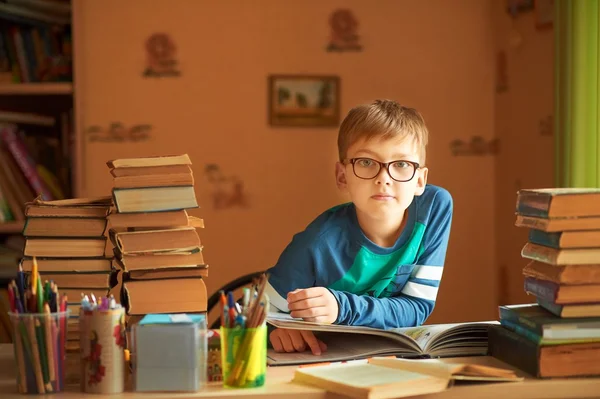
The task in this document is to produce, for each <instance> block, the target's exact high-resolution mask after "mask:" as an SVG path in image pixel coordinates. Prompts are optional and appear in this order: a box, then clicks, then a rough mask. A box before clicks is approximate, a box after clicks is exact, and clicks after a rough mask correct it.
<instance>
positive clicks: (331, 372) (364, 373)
mask: <svg viewBox="0 0 600 399" xmlns="http://www.w3.org/2000/svg"><path fill="white" fill-rule="evenodd" d="M296 373H301V374H307V375H313V376H316V377H318V378H320V379H325V380H328V381H333V382H337V383H340V384H344V385H350V386H354V387H360V388H367V387H375V386H378V385H389V384H400V383H410V384H413V383H416V382H417V381H419V380H421V381H424V380H429V379H431V377H430V376H428V375H423V374H418V373H413V372H410V371H405V370H398V369H393V368H390V367H382V366H376V365H372V364H368V363H367V364H364V363H363V364H342V365H333V366H321V367H309V368H304V369H298V370H297V371H296Z"/></svg>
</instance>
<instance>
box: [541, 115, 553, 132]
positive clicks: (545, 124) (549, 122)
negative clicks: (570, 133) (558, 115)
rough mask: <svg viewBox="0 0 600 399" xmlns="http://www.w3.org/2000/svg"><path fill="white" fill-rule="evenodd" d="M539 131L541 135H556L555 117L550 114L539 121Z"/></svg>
mask: <svg viewBox="0 0 600 399" xmlns="http://www.w3.org/2000/svg"><path fill="white" fill-rule="evenodd" d="M538 132H539V134H540V136H553V135H554V117H553V116H552V115H548V116H546V117H544V118H542V119H540V120H539V121H538Z"/></svg>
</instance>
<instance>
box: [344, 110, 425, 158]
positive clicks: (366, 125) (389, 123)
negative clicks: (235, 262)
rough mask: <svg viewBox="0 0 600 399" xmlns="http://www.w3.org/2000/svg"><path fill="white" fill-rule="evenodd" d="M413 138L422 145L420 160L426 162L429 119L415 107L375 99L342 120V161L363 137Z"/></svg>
mask: <svg viewBox="0 0 600 399" xmlns="http://www.w3.org/2000/svg"><path fill="white" fill-rule="evenodd" d="M398 136H400V137H405V138H412V139H413V140H414V142H415V144H416V145H417V148H418V149H419V163H420V164H421V166H422V165H425V148H426V146H427V141H428V137H429V132H428V131H427V127H426V126H425V120H424V119H423V117H422V116H421V114H420V113H419V112H418V111H417V110H416V109H414V108H408V107H404V106H402V105H400V104H398V103H397V102H396V101H393V100H375V101H373V102H372V103H371V104H362V105H359V106H356V107H354V108H352V109H351V110H350V112H348V115H346V117H345V118H344V120H343V121H342V124H341V126H340V131H339V134H338V151H339V155H340V162H343V161H344V159H345V158H346V153H347V152H348V148H350V146H351V145H352V144H354V143H356V142H357V141H358V140H359V139H362V138H364V139H365V140H369V139H372V138H375V137H377V138H380V139H390V138H393V137H398Z"/></svg>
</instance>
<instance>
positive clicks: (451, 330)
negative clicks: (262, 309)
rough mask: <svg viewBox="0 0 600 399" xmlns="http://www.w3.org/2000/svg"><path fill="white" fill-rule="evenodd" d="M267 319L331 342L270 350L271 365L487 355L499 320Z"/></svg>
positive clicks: (274, 316) (284, 316) (279, 316)
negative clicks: (354, 322)
mask: <svg viewBox="0 0 600 399" xmlns="http://www.w3.org/2000/svg"><path fill="white" fill-rule="evenodd" d="M267 323H269V324H271V325H272V326H274V327H277V328H289V329H299V330H311V331H313V332H315V334H316V335H317V336H318V338H319V339H320V340H322V341H323V342H325V344H326V345H327V351H325V352H323V353H322V354H321V355H320V356H318V357H316V356H314V355H313V354H312V353H311V352H310V351H306V352H295V353H277V352H275V351H274V350H273V349H269V350H268V352H267V363H268V364H269V365H271V366H283V365H292V364H306V363H315V362H336V361H346V360H353V359H365V358H369V357H374V356H398V357H406V358H429V357H454V356H476V355H486V354H487V349H488V337H487V330H488V327H489V326H490V325H498V324H499V322H497V321H484V322H472V323H455V324H432V325H426V326H419V327H406V328H395V329H390V330H381V329H376V328H370V327H356V326H345V325H335V324H319V323H310V322H305V321H302V320H300V319H292V318H291V316H290V315H289V314H285V313H274V312H271V313H269V316H268V317H267Z"/></svg>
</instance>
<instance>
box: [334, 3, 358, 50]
mask: <svg viewBox="0 0 600 399" xmlns="http://www.w3.org/2000/svg"><path fill="white" fill-rule="evenodd" d="M329 26H330V28H331V38H330V40H329V45H328V46H327V51H340V52H343V51H362V46H361V44H360V36H359V35H358V20H357V19H356V17H355V16H354V14H353V13H352V11H350V10H348V9H338V10H335V11H334V12H333V13H331V15H330V16H329Z"/></svg>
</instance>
